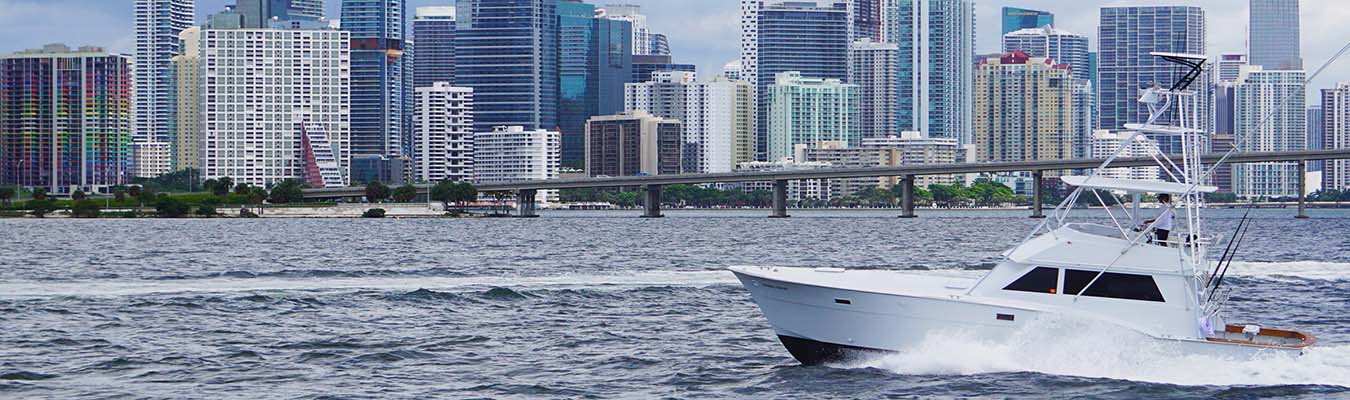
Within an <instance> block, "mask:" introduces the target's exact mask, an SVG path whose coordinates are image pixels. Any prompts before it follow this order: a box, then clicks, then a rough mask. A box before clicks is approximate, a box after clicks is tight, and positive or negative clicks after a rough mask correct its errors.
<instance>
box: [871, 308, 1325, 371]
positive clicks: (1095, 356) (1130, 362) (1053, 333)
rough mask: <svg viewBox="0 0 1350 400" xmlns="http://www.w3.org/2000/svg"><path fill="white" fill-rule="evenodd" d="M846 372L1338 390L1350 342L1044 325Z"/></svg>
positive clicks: (966, 339) (963, 339) (948, 337)
mask: <svg viewBox="0 0 1350 400" xmlns="http://www.w3.org/2000/svg"><path fill="white" fill-rule="evenodd" d="M847 367H867V368H881V369H886V370H889V371H892V372H895V373H899V374H906V375H948V374H957V375H971V374H982V373H999V372H1039V373H1045V374H1052V375H1066V376H1080V377H1092V378H1110V379H1123V380H1131V381H1142V382H1154V383H1169V384H1179V385H1262V386H1265V385H1304V384H1306V385H1334V386H1345V387H1350V374H1347V373H1346V371H1350V345H1340V344H1333V345H1325V346H1320V347H1314V348H1313V349H1311V350H1309V352H1308V354H1305V355H1303V356H1293V355H1285V354H1273V353H1272V354H1263V355H1261V356H1258V358H1256V359H1245V360H1238V359H1230V358H1227V357H1222V356H1212V355H1194V354H1191V355H1186V354H1181V353H1180V352H1178V351H1177V349H1176V348H1175V347H1171V346H1167V345H1163V344H1160V343H1159V342H1156V341H1153V340H1151V339H1148V338H1146V337H1144V336H1142V335H1139V334H1137V333H1134V332H1129V331H1122V330H1119V329H1110V328H1108V327H1104V326H1101V325H1098V324H1087V323H1078V322H1066V321H1037V322H1033V323H1029V324H1028V325H1027V326H1026V327H1025V328H1024V329H1022V330H1020V331H1019V332H1017V333H1016V334H1014V335H1010V336H1008V337H1006V338H1004V339H1001V340H998V341H988V340H979V339H975V338H974V336H973V335H970V334H965V333H962V332H944V333H941V334H934V335H931V336H930V337H929V338H928V340H926V341H925V342H924V343H923V344H922V345H920V346H918V347H916V348H914V349H912V350H909V351H905V352H901V353H897V354H894V355H889V356H885V357H882V358H879V359H875V360H871V361H868V362H864V363H863V364H861V365H851V366H847Z"/></svg>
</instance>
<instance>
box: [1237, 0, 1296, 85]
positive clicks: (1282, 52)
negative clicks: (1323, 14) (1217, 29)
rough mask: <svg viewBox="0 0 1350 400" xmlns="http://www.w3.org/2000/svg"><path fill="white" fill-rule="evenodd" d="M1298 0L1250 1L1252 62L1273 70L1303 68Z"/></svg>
mask: <svg viewBox="0 0 1350 400" xmlns="http://www.w3.org/2000/svg"><path fill="white" fill-rule="evenodd" d="M1298 2H1299V0H1251V3H1249V6H1250V8H1249V9H1248V11H1249V12H1248V15H1249V16H1250V18H1251V20H1250V22H1249V26H1248V27H1247V34H1248V35H1249V36H1248V37H1247V46H1248V47H1249V49H1248V50H1247V51H1248V54H1250V55H1251V64H1252V65H1260V66H1262V67H1265V69H1266V70H1267V71H1270V70H1302V69H1303V56H1302V52H1301V51H1300V48H1299V16H1298Z"/></svg>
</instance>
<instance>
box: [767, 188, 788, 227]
mask: <svg viewBox="0 0 1350 400" xmlns="http://www.w3.org/2000/svg"><path fill="white" fill-rule="evenodd" d="M787 188H788V181H784V180H777V181H773V215H770V216H769V218H787V217H789V215H788V212H787Z"/></svg>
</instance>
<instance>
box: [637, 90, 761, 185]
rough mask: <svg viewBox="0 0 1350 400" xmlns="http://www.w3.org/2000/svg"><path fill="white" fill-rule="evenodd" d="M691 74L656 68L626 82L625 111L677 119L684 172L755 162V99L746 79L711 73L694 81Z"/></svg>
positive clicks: (729, 168)
mask: <svg viewBox="0 0 1350 400" xmlns="http://www.w3.org/2000/svg"><path fill="white" fill-rule="evenodd" d="M694 76H695V75H694V73H692V72H678V71H672V72H658V73H656V74H655V75H654V78H655V79H653V80H651V81H649V82H643V83H630V84H628V85H627V86H628V87H627V95H626V96H625V107H624V108H625V110H627V111H636V110H641V111H646V112H648V113H651V114H652V115H655V116H658V117H661V118H670V119H675V120H678V121H680V122H681V123H682V125H683V131H684V151H683V153H684V162H683V163H682V167H681V169H683V170H684V172H699V173H721V172H732V170H733V169H734V168H735V166H736V165H737V164H740V163H742V162H749V161H754V160H755V129H754V126H755V125H754V124H755V105H756V103H755V99H754V96H753V94H752V93H753V90H754V89H753V86H751V85H750V83H749V82H745V81H735V80H731V79H728V78H726V77H720V76H719V77H716V78H713V79H712V80H711V81H705V82H696V81H695V79H694Z"/></svg>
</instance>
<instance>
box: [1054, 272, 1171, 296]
mask: <svg viewBox="0 0 1350 400" xmlns="http://www.w3.org/2000/svg"><path fill="white" fill-rule="evenodd" d="M1096 276H1097V272H1096V271H1079V270H1072V269H1070V270H1066V271H1065V272H1064V294H1072V295H1076V294H1078V292H1081V291H1083V287H1084V286H1087V285H1088V282H1092V278H1094V277H1096ZM1083 295H1084V296H1092V297H1107V298H1112V299H1125V300H1143V301H1158V302H1162V301H1166V300H1163V295H1162V291H1160V290H1158V284H1157V282H1154V281H1153V277H1151V276H1148V275H1131V274H1117V273H1111V272H1107V273H1105V274H1103V275H1102V277H1101V279H1097V283H1093V284H1092V287H1090V288H1088V290H1087V293H1083Z"/></svg>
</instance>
